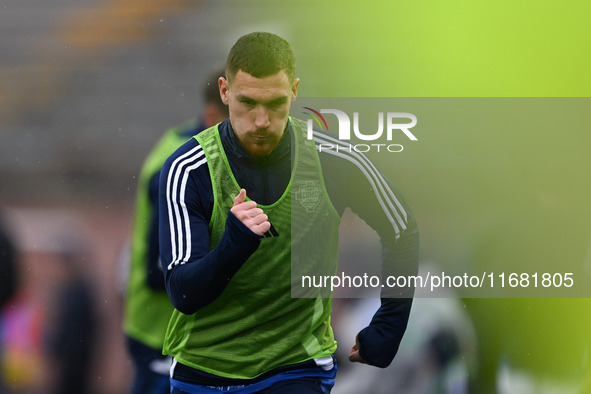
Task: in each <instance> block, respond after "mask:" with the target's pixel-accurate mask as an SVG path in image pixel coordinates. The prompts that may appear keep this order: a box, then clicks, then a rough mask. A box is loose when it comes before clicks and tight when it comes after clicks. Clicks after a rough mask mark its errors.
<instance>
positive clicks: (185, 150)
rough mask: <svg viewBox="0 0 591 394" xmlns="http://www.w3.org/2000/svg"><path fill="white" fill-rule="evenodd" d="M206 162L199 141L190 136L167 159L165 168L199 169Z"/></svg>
mask: <svg viewBox="0 0 591 394" xmlns="http://www.w3.org/2000/svg"><path fill="white" fill-rule="evenodd" d="M206 162H207V160H206V158H205V154H204V153H203V149H202V148H201V145H200V144H199V142H198V141H197V140H196V139H195V138H189V139H188V140H187V141H186V142H185V143H183V144H182V145H180V146H179V147H178V148H177V149H176V150H175V151H174V152H173V153H172V154H171V155H170V156H169V157H168V159H166V162H165V163H164V167H163V168H164V169H165V170H166V171H177V170H179V169H185V170H186V169H197V168H199V167H201V166H202V164H206ZM205 168H206V167H205Z"/></svg>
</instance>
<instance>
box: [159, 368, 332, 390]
mask: <svg viewBox="0 0 591 394" xmlns="http://www.w3.org/2000/svg"><path fill="white" fill-rule="evenodd" d="M336 373H337V367H336V365H335V366H334V367H333V368H332V369H330V370H328V371H324V370H322V369H321V368H310V369H298V370H293V371H286V372H281V373H278V374H277V375H273V376H271V377H269V378H267V379H265V380H261V381H260V382H256V383H252V384H247V385H240V386H219V387H214V386H200V385H196V384H190V383H185V382H181V381H179V380H176V379H172V378H171V379H170V386H171V391H170V392H171V393H173V394H208V393H212V394H215V393H218V394H219V393H239V394H254V393H265V394H272V393H282V394H289V393H294V394H305V393H310V394H311V393H319V394H328V393H330V390H331V389H332V387H333V386H334V379H335V376H336Z"/></svg>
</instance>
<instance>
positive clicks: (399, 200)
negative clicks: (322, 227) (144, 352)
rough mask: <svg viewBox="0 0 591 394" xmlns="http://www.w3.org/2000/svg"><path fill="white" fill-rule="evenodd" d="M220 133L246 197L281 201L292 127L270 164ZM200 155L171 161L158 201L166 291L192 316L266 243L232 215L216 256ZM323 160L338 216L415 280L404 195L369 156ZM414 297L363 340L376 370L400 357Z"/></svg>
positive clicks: (388, 307) (394, 269) (187, 148)
mask: <svg viewBox="0 0 591 394" xmlns="http://www.w3.org/2000/svg"><path fill="white" fill-rule="evenodd" d="M219 132H220V136H221V141H222V144H223V147H224V150H225V151H226V154H227V157H228V161H229V163H230V166H231V168H232V172H233V173H234V176H235V178H236V180H237V182H238V184H239V185H240V186H241V187H243V188H244V189H246V192H247V195H248V196H249V197H250V198H251V199H252V200H254V201H256V202H257V203H260V204H265V205H267V204H271V203H273V202H275V201H276V200H277V199H279V197H280V196H281V195H282V194H283V192H284V191H285V188H286V187H287V185H288V183H289V179H290V175H291V149H292V132H291V127H290V125H289V123H288V127H287V128H286V131H285V133H284V136H283V138H282V139H281V141H280V143H279V145H278V146H277V148H276V149H275V150H274V151H273V152H272V153H271V154H270V155H268V156H267V157H264V158H257V157H254V156H252V155H250V154H249V153H248V152H246V150H245V149H244V148H243V147H242V145H241V144H240V142H239V141H238V139H237V137H236V136H235V134H234V132H233V130H232V126H231V124H230V121H229V120H226V121H224V122H222V123H221V124H220V125H219ZM324 138H326V139H327V141H328V139H331V143H332V142H334V141H333V140H332V138H333V137H331V136H328V135H325V136H320V137H318V140H317V145H318V144H319V143H322V140H323V139H324ZM198 148H199V143H198V142H197V140H196V139H194V138H193V139H191V140H189V141H188V142H187V143H185V144H184V145H182V146H181V147H180V148H179V149H178V150H177V151H176V152H175V153H174V154H173V155H172V156H171V157H170V158H169V159H168V160H167V161H166V163H165V165H164V167H163V169H162V172H161V177H160V190H159V193H160V195H159V199H158V200H159V205H160V208H159V210H160V214H159V216H160V229H159V234H160V236H159V238H160V254H161V263H162V269H163V271H164V275H165V285H166V289H167V292H168V294H169V297H170V299H171V301H172V303H173V305H174V306H175V308H177V309H178V310H179V311H181V312H182V313H185V314H192V313H195V312H196V311H198V310H199V309H200V308H202V307H204V306H205V305H208V304H209V303H211V302H212V301H213V300H215V299H216V298H217V297H218V296H219V295H220V294H221V293H222V292H223V291H224V289H225V287H226V285H227V283H228V282H229V281H230V280H231V279H232V276H233V275H234V274H235V273H236V272H237V271H238V270H239V269H240V267H241V266H242V264H244V262H245V261H246V260H247V259H248V258H249V256H250V255H251V254H252V253H253V252H254V251H255V250H256V249H257V247H258V246H259V243H260V237H259V236H258V235H256V234H254V233H253V232H251V231H250V230H249V229H248V228H247V227H246V226H245V225H243V224H242V223H241V222H240V221H239V220H238V219H237V218H236V217H235V216H234V215H233V214H232V213H231V212H230V213H229V215H228V219H227V221H226V231H225V232H224V235H223V236H222V239H221V241H220V242H219V244H218V245H217V246H216V247H215V248H214V249H213V250H211V251H210V250H209V233H208V224H209V221H210V219H211V214H212V209H213V203H214V199H213V190H212V185H211V179H210V175H209V170H208V166H207V162H206V160H205V157H204V156H201V157H200V158H194V156H193V155H192V152H195V151H196V150H198ZM319 157H320V162H321V165H322V172H323V175H324V180H325V184H326V188H327V191H328V194H329V197H330V199H331V201H332V203H333V205H334V206H335V208H336V209H337V211H338V212H339V214H341V215H342V214H343V212H344V211H345V209H346V208H350V209H351V210H352V211H353V212H354V213H355V214H357V215H358V216H359V217H360V218H361V219H363V220H364V221H365V222H366V223H367V224H368V225H369V226H370V227H371V228H373V229H374V230H375V231H376V232H377V234H378V236H379V238H380V242H381V247H382V264H383V266H384V267H389V268H387V269H386V270H385V272H386V271H387V272H389V273H403V274H404V275H409V274H416V272H417V262H418V249H419V248H418V229H417V225H416V222H415V219H414V216H413V215H412V212H411V210H410V209H409V207H408V205H407V204H406V202H405V201H404V199H403V197H402V194H401V193H400V191H399V190H398V189H397V188H396V187H394V186H393V185H392V184H391V183H390V182H389V181H388V180H386V179H385V178H384V177H383V176H382V175H381V174H379V173H378V172H377V170H376V169H375V168H374V167H373V165H371V164H370V163H369V162H368V161H367V159H366V158H365V157H364V156H363V155H362V154H359V153H356V152H354V151H353V152H346V151H339V152H335V151H329V150H320V151H319ZM352 188H354V190H355V192H351V190H352ZM183 212H184V213H186V215H185V214H183ZM412 295H413V294H412V291H409V292H408V293H406V294H405V298H382V303H381V307H380V308H379V310H378V311H377V312H376V314H375V315H374V318H373V319H372V321H371V323H370V325H369V326H368V327H366V328H365V329H363V330H362V331H361V332H360V333H359V336H358V339H359V342H360V355H361V357H363V359H364V360H366V361H367V362H368V363H369V364H372V365H375V366H379V367H385V366H387V365H389V364H390V362H391V361H392V359H393V358H394V355H395V354H396V352H397V350H398V346H399V344H400V340H401V339H402V335H403V334H404V331H405V329H406V325H407V322H408V317H409V314H410V308H411V303H412V298H411V297H412Z"/></svg>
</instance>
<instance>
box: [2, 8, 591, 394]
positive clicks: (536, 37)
mask: <svg viewBox="0 0 591 394" xmlns="http://www.w3.org/2000/svg"><path fill="white" fill-rule="evenodd" d="M590 12H591V5H590V4H589V2H588V1H582V0H581V1H575V0H567V1H566V2H561V3H560V5H558V4H557V3H555V2H549V1H530V0H528V1H523V2H518V3H516V2H512V1H508V0H501V1H497V2H494V3H477V2H472V1H468V0H451V1H446V2H435V1H417V2H390V1H385V0H382V1H375V2H371V3H363V4H359V3H358V2H353V1H350V0H345V1H341V2H339V3H333V2H329V1H325V0H322V1H316V2H312V1H308V0H306V1H300V2H297V3H296V2H293V3H289V4H287V3H283V2H281V3H280V2H275V1H270V0H268V1H241V2H239V1H229V0H222V1H213V0H209V1H207V0H203V1H197V0H192V1H191V0H173V1H166V2H165V1H160V0H154V1H148V2H140V1H137V0H118V1H115V0H95V1H88V0H79V1H76V2H74V1H71V0H55V1H52V2H42V1H38V0H30V1H17V0H3V1H2V2H0V209H1V217H2V224H3V228H4V229H5V232H6V233H7V239H9V240H11V241H12V244H13V245H14V254H15V256H16V261H17V263H18V264H17V274H18V275H17V277H18V282H17V288H16V289H15V292H10V299H8V300H7V301H6V303H5V305H4V309H3V313H2V320H1V321H2V345H1V347H0V349H2V351H1V354H2V362H1V364H0V365H1V366H2V376H3V379H0V380H3V381H4V383H3V384H4V386H5V387H2V386H0V391H1V392H7V393H45V392H50V391H51V387H53V386H54V385H55V384H56V382H55V376H56V369H57V368H58V365H59V364H60V363H61V362H62V360H61V358H62V357H64V354H60V353H63V352H60V350H59V349H60V348H59V346H64V345H63V344H64V343H67V341H68V340H74V341H76V340H77V341H79V342H80V343H83V344H88V345H89V346H88V349H85V350H84V351H85V352H87V353H84V356H83V359H86V360H87V361H88V363H87V365H84V364H81V365H80V368H81V369H82V368H85V369H88V371H89V373H88V379H89V381H90V387H91V390H92V391H91V392H92V393H125V392H127V390H128V389H129V385H130V378H131V369H132V368H133V367H132V364H131V362H130V361H129V359H128V356H127V353H126V350H125V344H124V339H123V334H122V332H121V315H122V302H123V298H124V297H125V278H126V267H125V264H124V263H122V261H123V260H125V259H124V258H122V256H124V254H125V248H126V240H127V238H128V236H129V233H130V230H131V217H132V212H133V202H134V196H135V190H136V183H137V176H138V173H139V169H140V167H141V164H142V161H143V160H144V158H145V156H146V154H147V153H148V152H149V150H150V148H151V147H152V146H153V144H154V143H155V142H156V141H157V140H158V139H159V137H160V136H161V135H162V133H163V132H164V131H165V130H166V129H167V128H169V127H171V126H173V125H176V124H179V123H181V122H183V121H185V120H187V119H189V118H193V117H195V116H196V115H198V114H199V111H200V108H201V106H202V100H203V98H202V95H201V89H202V86H203V83H204V81H205V79H206V78H207V77H208V76H209V75H210V73H211V71H212V70H214V69H215V68H217V67H219V66H220V65H223V64H224V62H225V57H226V55H227V52H228V50H229V48H230V47H231V45H232V44H233V43H234V42H235V40H236V39H237V38H238V37H239V36H241V35H242V34H244V33H247V32H251V31H255V30H265V31H272V32H275V33H277V34H279V35H281V36H283V37H284V38H286V39H287V40H288V41H290V42H291V43H292V45H293V47H294V50H295V52H296V55H297V74H298V76H299V77H300V79H301V81H302V82H301V83H300V90H299V94H300V95H301V96H310V97H327V96H328V97H437V98H445V97H454V98H460V97H468V98H479V97H501V98H502V97H526V98H533V97H551V98H567V97H572V98H576V99H572V100H575V102H576V105H573V107H574V108H576V109H577V110H576V111H574V112H573V113H572V114H569V113H566V114H565V113H564V112H563V113H554V112H552V111H551V110H544V111H537V112H536V111H533V112H532V113H530V114H528V115H527V116H531V117H532V119H533V118H535V119H537V122H536V123H535V124H536V126H535V128H534V127H532V128H527V127H522V128H521V129H519V130H518V134H512V133H510V132H508V130H502V132H500V133H499V134H496V133H495V131H494V129H493V128H490V127H489V128H485V127H483V128H479V127H473V126H472V125H479V124H496V123H495V116H496V115H495V114H491V122H487V121H486V119H485V120H483V119H482V118H479V119H476V120H475V119H472V120H471V121H473V122H475V123H473V124H469V125H468V126H466V127H461V128H458V132H457V133H456V134H449V135H441V134H437V130H436V128H429V129H424V131H423V134H422V135H420V136H419V141H418V142H417V144H414V145H412V147H409V149H408V150H406V151H405V152H403V153H402V154H399V155H396V156H394V157H392V156H388V157H387V158H384V157H380V160H381V161H380V165H381V169H382V170H383V171H384V172H385V173H386V174H387V175H388V176H389V177H390V178H391V179H392V181H393V182H394V183H395V184H397V185H398V186H399V187H400V188H401V189H402V190H403V192H404V195H405V197H406V199H407V200H408V201H409V203H410V205H411V207H412V208H413V211H414V212H415V214H416V216H417V219H418V222H419V227H420V229H421V239H422V249H421V260H422V265H423V267H431V269H440V270H444V269H448V268H449V267H458V265H459V266H461V267H462V270H464V271H466V270H468V271H469V270H470V269H473V268H474V267H477V266H478V265H479V264H480V265H485V266H488V265H490V264H495V263H496V262H501V263H503V264H504V265H503V266H504V267H511V266H512V261H520V262H523V261H527V262H529V263H531V267H532V270H534V269H535V264H536V263H537V262H540V261H542V262H544V266H550V267H552V269H554V270H555V271H557V272H558V271H560V269H561V267H564V266H566V267H571V266H588V265H591V208H590V205H589V203H588V202H589V201H590V200H591V182H589V175H588V173H589V169H590V168H591V159H590V158H591V155H589V147H590V146H591V144H590V142H591V137H589V135H590V134H589V131H591V130H590V129H591V128H590V127H589V126H590V122H589V121H588V120H586V119H585V117H584V114H585V108H587V109H590V108H589V101H585V100H586V99H584V98H585V97H588V96H589V95H590V92H591V78H589V70H590V69H591V55H590V53H591V52H590V51H589V49H590V48H589V42H591V27H589V24H588V18H589V15H590ZM561 105H562V107H561V108H564V107H565V105H564V102H561ZM566 107H568V105H566ZM544 108H546V107H544ZM571 115H572V116H574V117H576V118H577V119H579V121H578V122H575V123H574V126H573V125H571V123H568V125H569V126H568V127H565V126H564V125H565V122H564V119H565V117H569V116H571ZM540 120H541V121H540ZM503 131H504V132H503ZM345 225H346V226H348V227H347V228H346V229H347V230H350V229H351V228H356V227H361V226H362V223H356V222H354V221H349V219H347V221H346V222H345ZM348 232H349V231H346V232H345V233H348ZM3 245H4V244H3ZM6 245H8V243H7V244H6ZM355 245H356V244H355V243H350V244H349V247H350V248H351V249H353V250H351V251H350V252H355V250H354V249H355ZM363 245H365V244H363ZM359 248H361V244H360V246H359ZM9 250H10V248H9V247H8V246H5V247H4V246H3V251H2V253H3V254H4V255H8V254H9V253H10V252H9ZM359 250H361V249H358V250H357V251H356V252H357V254H358V255H361V254H360V253H359ZM349 255H350V256H355V253H349ZM352 258H354V257H352ZM362 259H363V257H362V256H360V257H359V260H362ZM507 269H509V268H507ZM3 272H5V273H8V272H9V271H8V270H4V271H3ZM7 276H8V275H3V276H2V277H3V278H4V277H7ZM2 286H3V292H6V293H7V294H8V293H9V292H8V291H7V289H9V287H8V285H4V284H3V285H2ZM375 301H376V300H375V299H374V300H372V299H345V300H336V303H335V318H334V322H335V330H336V331H337V336H339V340H340V343H341V346H340V350H339V352H344V353H342V354H340V355H339V357H346V353H347V352H348V349H349V348H350V346H351V345H352V338H353V337H354V334H355V333H356V331H357V330H358V329H359V328H362V327H363V326H364V325H365V324H367V322H368V320H369V319H370V318H371V312H372V311H373V310H375V305H374V304H372V303H375ZM590 307H591V302H589V300H588V299H584V298H581V299H544V298H540V299H462V298H459V297H458V296H457V295H456V294H453V293H452V294H450V293H445V294H441V297H439V298H424V299H423V298H419V299H417V300H416V302H415V306H414V309H413V315H412V318H411V325H410V327H409V330H408V333H407V336H406V337H405V340H404V342H403V345H402V347H401V351H400V354H399V356H398V357H397V360H396V361H395V363H394V365H392V366H391V367H390V368H388V369H387V370H385V371H382V370H376V369H372V368H369V367H365V366H357V365H356V366H351V365H348V364H347V362H346V361H343V362H342V363H341V366H342V367H341V368H340V373H339V380H338V383H337V386H336V387H335V392H340V393H346V392H350V393H358V392H362V391H364V392H370V393H381V392H383V393H390V392H394V391H395V390H398V391H397V392H404V393H415V392H416V393H432V392H433V393H434V392H446V393H464V392H475V393H488V392H490V393H493V392H504V393H570V392H572V393H583V392H591V389H590V388H589V387H590V386H589V385H590V381H591V372H590V364H589V361H590V360H589V357H590V353H589V352H590V349H591V341H590V336H591V315H590V311H591V308H590ZM73 322H75V323H76V324H67V323H73ZM60 344H61V345H60ZM84 347H85V346H82V345H81V346H80V348H81V349H82V348H84ZM62 348H63V347H62Z"/></svg>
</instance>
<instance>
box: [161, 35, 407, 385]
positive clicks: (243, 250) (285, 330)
mask: <svg viewBox="0 0 591 394" xmlns="http://www.w3.org/2000/svg"><path fill="white" fill-rule="evenodd" d="M298 84H299V79H297V78H295V56H294V54H293V51H292V50H291V47H290V46H289V44H288V43H287V42H286V41H285V40H283V39H282V38H280V37H278V36H276V35H274V34H270V33H251V34H248V35H246V36H243V37H241V38H240V39H239V40H238V41H237V42H236V44H235V45H234V46H233V47H232V49H231V50H230V53H229V55H228V60H227V63H226V73H225V78H220V79H219V91H220V95H221V97H222V101H223V102H224V103H225V104H227V105H228V107H229V113H230V117H229V119H228V120H226V121H224V122H222V123H221V124H219V125H217V126H215V127H213V128H211V129H208V130H205V131H203V132H201V133H199V134H197V135H196V136H195V137H194V138H193V139H191V140H189V141H188V142H187V143H185V144H184V145H183V146H182V147H181V148H179V149H178V150H177V151H176V152H175V153H174V154H173V155H172V156H171V157H170V158H169V159H168V160H167V161H166V163H165V165H164V167H163V171H162V174H161V178H160V217H161V220H160V248H161V253H162V267H163V269H164V271H165V283H166V288H167V291H168V294H169V297H170V299H171V301H172V303H173V305H174V306H175V308H176V309H175V311H174V312H173V315H172V317H171V321H170V323H169V326H168V329H167V333H166V339H165V343H164V349H163V352H164V353H165V354H168V355H170V356H172V357H173V358H174V360H173V365H172V367H171V385H172V392H173V393H209V392H216V393H217V392H240V393H258V392H264V393H328V392H330V390H331V387H332V386H333V384H334V377H335V375H336V365H335V363H334V357H332V354H333V353H334V351H335V349H336V342H335V341H334V337H333V334H332V329H331V327H330V313H331V299H330V298H326V297H319V296H317V297H301V298H292V296H291V294H292V293H291V289H292V286H291V276H290V275H291V271H292V264H293V267H300V266H301V265H304V266H308V265H312V266H313V265H315V264H316V263H318V264H320V265H326V266H328V268H329V270H333V271H334V268H335V267H336V263H337V262H336V253H335V245H336V235H337V233H336V232H337V229H338V218H339V217H340V215H342V214H343V211H344V209H345V208H346V207H351V208H352V209H353V210H354V211H355V212H356V213H357V214H358V215H359V216H360V217H362V218H363V219H364V220H366V221H367V223H368V224H370V225H371V226H372V227H373V228H374V229H375V230H376V231H377V232H378V234H379V235H380V237H381V240H382V245H383V250H382V254H383V259H384V261H383V264H396V265H399V266H400V267H404V269H405V270H406V272H416V262H417V258H418V257H417V254H418V233H417V229H416V225H415V222H414V219H413V216H412V214H411V212H410V210H409V209H408V207H407V206H406V204H405V202H404V201H403V200H402V199H401V196H400V195H399V193H398V191H397V190H394V189H392V186H391V185H389V184H388V183H387V182H386V181H385V180H384V179H383V177H382V176H381V175H379V174H377V173H375V172H374V171H373V170H369V171H368V170H367V168H366V167H365V166H366V165H367V163H364V162H363V160H364V158H360V157H358V156H359V155H357V154H356V153H353V154H344V155H342V154H339V155H335V154H333V153H334V152H332V153H328V152H324V153H321V154H319V153H318V152H317V151H316V146H315V144H316V143H319V142H318V141H317V142H315V141H310V140H307V139H306V137H305V135H306V133H305V129H302V124H303V122H302V121H298V120H296V119H291V118H290V117H289V111H290V105H291V102H292V100H293V99H294V98H295V97H296V95H297V89H298ZM316 138H317V139H318V140H319V141H320V142H321V141H322V140H323V139H324V138H332V137H329V136H323V135H317V136H316ZM335 143H337V142H335ZM292 152H293V163H292V160H291V159H292ZM318 159H320V160H318ZM319 164H320V165H319ZM369 178H371V180H370V179H369ZM298 182H299V183H298ZM308 182H310V183H308ZM308 184H310V185H314V186H313V187H314V190H315V191H317V193H314V196H315V197H316V198H315V201H314V207H312V206H308V208H314V209H315V208H316V207H317V206H320V207H321V209H319V210H318V211H317V212H319V214H314V212H312V213H309V212H308V211H307V210H301V211H298V213H297V214H295V215H294V213H293V212H292V208H294V207H296V208H297V207H298V201H300V202H302V201H303V200H301V197H302V196H301V193H300V192H301V191H302V190H303V189H302V187H303V186H304V185H308ZM352 184H355V189H359V190H357V192H356V193H350V189H351V185H352ZM372 185H373V186H375V188H374V187H372ZM378 189H379V190H378ZM386 189H387V190H388V191H389V193H386V194H385V195H382V194H380V195H379V197H378V193H382V192H383V191H384V190H386ZM392 190H394V192H392ZM298 193H300V194H298ZM247 196H248V197H247ZM378 199H380V200H381V201H382V202H384V200H385V199H387V200H392V199H396V203H397V204H398V205H397V206H398V207H399V208H398V209H401V210H403V211H404V212H402V213H403V214H402V215H399V213H400V212H398V214H397V215H396V217H399V216H400V217H403V218H404V217H405V218H406V219H401V222H399V223H393V222H391V221H390V220H389V219H388V218H391V217H393V215H392V214H391V212H388V215H384V210H391V209H393V206H394V205H393V204H389V203H388V204H381V203H379V202H378ZM292 202H293V203H294V204H293V205H292ZM388 202H391V201H388ZM301 205H303V204H301ZM301 205H300V207H301ZM310 211H313V210H312V209H311V210H310ZM292 219H293V221H295V222H300V223H301V224H303V225H304V226H305V227H306V229H310V231H312V230H314V228H316V227H318V228H322V229H323V230H326V232H325V233H324V238H326V240H325V241H326V243H325V245H326V246H327V247H326V248H324V249H315V251H319V252H320V253H310V254H309V257H310V258H311V259H312V261H305V260H304V259H301V260H300V259H296V258H294V257H293V256H292V251H293V250H295V251H297V247H298V245H300V246H301V245H302V244H306V243H310V244H314V238H315V237H311V236H310V234H309V233H308V232H307V231H298V229H297V228H296V230H294V229H293V228H292V225H293V223H292ZM324 219H327V220H324ZM335 219H337V220H335ZM316 238H318V237H316ZM323 241H324V240H323ZM303 249H306V248H305V247H304V248H303ZM296 254H297V253H296ZM304 254H305V250H304ZM318 256H321V258H320V259H319V258H318ZM292 260H297V261H292ZM331 267H332V268H331ZM405 295H406V296H412V293H407V294H405ZM410 306H411V299H410V298H405V299H383V300H382V304H381V307H380V309H379V310H378V311H377V313H376V314H375V316H374V318H373V320H372V322H371V324H370V325H369V326H368V327H367V328H365V329H364V330H362V331H361V332H360V333H359V334H358V336H357V338H356V340H355V344H354V345H353V346H352V348H351V353H350V356H349V359H350V360H351V361H353V362H364V363H368V364H372V365H376V366H380V367H385V366H387V365H389V363H390V362H391V361H392V359H393V357H394V355H395V353H396V351H397V349H398V345H399V343H400V340H401V338H402V335H403V333H404V330H405V328H406V324H407V320H408V315H409V312H410Z"/></svg>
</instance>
